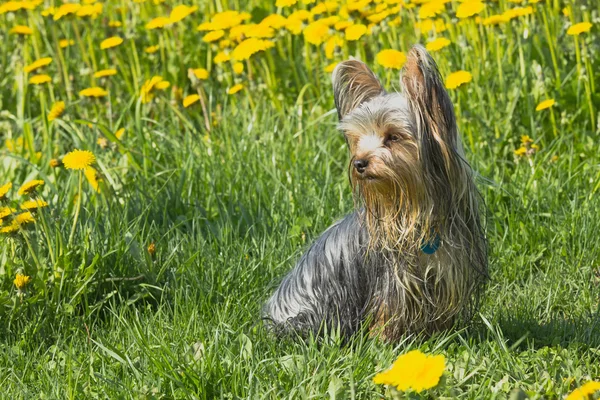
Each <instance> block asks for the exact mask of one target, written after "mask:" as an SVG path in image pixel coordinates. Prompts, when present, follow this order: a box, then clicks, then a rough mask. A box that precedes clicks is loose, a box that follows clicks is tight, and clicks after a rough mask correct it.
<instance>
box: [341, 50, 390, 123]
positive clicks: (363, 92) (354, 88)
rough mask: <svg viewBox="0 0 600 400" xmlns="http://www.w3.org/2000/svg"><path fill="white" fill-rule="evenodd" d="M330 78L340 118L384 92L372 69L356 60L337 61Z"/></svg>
mask: <svg viewBox="0 0 600 400" xmlns="http://www.w3.org/2000/svg"><path fill="white" fill-rule="evenodd" d="M332 80H333V93H334V98H335V107H336V108H337V112H338V117H339V118H340V120H341V119H342V118H344V117H345V116H346V115H348V113H350V112H351V111H352V110H354V109H355V108H356V107H358V106H359V105H361V104H362V103H364V102H365V101H369V100H370V99H372V98H373V97H376V96H379V95H380V94H382V93H384V92H385V91H384V89H383V86H381V83H380V82H379V79H377V77H376V76H375V74H374V73H373V71H371V70H370V69H369V67H367V66H366V65H365V64H364V63H362V62H360V61H358V60H348V61H344V62H341V63H339V64H338V65H337V66H336V67H335V70H334V71H333V76H332Z"/></svg>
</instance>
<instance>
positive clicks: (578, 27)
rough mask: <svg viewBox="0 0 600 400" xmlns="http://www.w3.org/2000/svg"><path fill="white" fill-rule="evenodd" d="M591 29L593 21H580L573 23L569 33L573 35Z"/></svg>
mask: <svg viewBox="0 0 600 400" xmlns="http://www.w3.org/2000/svg"><path fill="white" fill-rule="evenodd" d="M590 29H592V24H591V23H589V22H580V23H578V24H575V25H572V26H571V27H570V28H569V29H568V30H567V35H571V36H577V35H581V34H582V33H585V32H589V31H590Z"/></svg>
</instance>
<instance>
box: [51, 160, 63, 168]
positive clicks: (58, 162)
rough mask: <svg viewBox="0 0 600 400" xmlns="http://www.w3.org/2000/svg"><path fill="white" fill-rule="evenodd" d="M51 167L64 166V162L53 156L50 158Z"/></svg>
mask: <svg viewBox="0 0 600 400" xmlns="http://www.w3.org/2000/svg"><path fill="white" fill-rule="evenodd" d="M49 164H50V167H52V168H58V167H61V166H62V162H61V161H60V160H58V159H56V158H53V159H52V160H50V162H49Z"/></svg>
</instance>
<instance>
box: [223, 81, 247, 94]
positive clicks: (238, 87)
mask: <svg viewBox="0 0 600 400" xmlns="http://www.w3.org/2000/svg"><path fill="white" fill-rule="evenodd" d="M243 88H244V85H242V84H241V83H238V84H237V85H235V86H232V87H231V88H229V90H228V91H227V94H236V93H237V92H239V91H240V90H242V89H243Z"/></svg>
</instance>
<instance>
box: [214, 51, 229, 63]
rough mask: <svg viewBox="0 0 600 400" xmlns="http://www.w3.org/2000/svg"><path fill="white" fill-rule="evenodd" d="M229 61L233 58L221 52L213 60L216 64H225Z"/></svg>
mask: <svg viewBox="0 0 600 400" xmlns="http://www.w3.org/2000/svg"><path fill="white" fill-rule="evenodd" d="M229 60H231V56H230V55H229V54H227V53H225V52H224V51H220V52H219V53H218V54H217V55H216V56H215V58H214V59H213V61H214V62H215V64H223V63H224V62H227V61H229Z"/></svg>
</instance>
